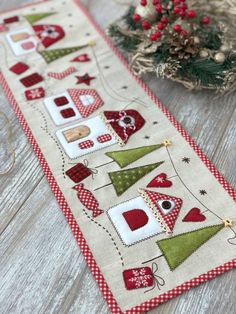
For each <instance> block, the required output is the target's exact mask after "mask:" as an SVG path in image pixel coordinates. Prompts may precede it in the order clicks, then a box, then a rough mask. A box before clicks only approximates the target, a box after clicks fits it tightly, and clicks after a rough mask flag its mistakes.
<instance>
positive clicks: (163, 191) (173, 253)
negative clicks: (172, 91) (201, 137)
mask: <svg viewBox="0 0 236 314" xmlns="http://www.w3.org/2000/svg"><path fill="white" fill-rule="evenodd" d="M0 49H1V60H0V66H1V75H0V81H1V85H2V87H3V88H4V90H5V92H6V94H7V96H8V99H9V101H10V103H11V104H12V106H13V108H14V110H15V112H16V115H17V117H18V119H19V121H20V123H21V125H22V128H23V130H24V131H25V133H26V135H27V137H28V140H29V142H30V143H31V145H32V147H33V149H34V151H35V153H36V155H37V156H38V159H39V161H40V163H41V166H42V168H43V170H44V172H45V175H46V177H47V179H48V182H49V184H50V186H51V188H52V190H53V192H54V194H55V197H56V198H57V201H58V203H59V204H60V207H61V209H62V211H63V213H64V214H65V217H66V218H67V220H68V223H69V224H70V226H71V229H72V232H73V233H74V236H75V238H76V240H77V241H78V243H79V246H80V249H81V251H82V252H83V254H84V256H85V259H86V261H87V263H88V265H89V267H90V268H91V271H92V273H93V274H94V276H95V278H96V281H97V283H98V285H99V287H100V289H101V291H102V293H103V295H104V298H105V299H106V301H107V303H108V305H109V307H110V309H111V311H112V312H113V313H141V312H143V311H147V310H149V309H150V308H152V307H154V306H157V305H158V304H161V303H163V302H165V301H167V300H169V299H171V298H172V297H175V296H177V295H179V294H181V293H182V292H184V291H186V290H188V289H190V288H192V287H194V286H196V285H199V284H200V283H202V282H204V281H207V280H209V279H212V278H214V277H216V276H217V275H219V274H221V273H223V272H225V271H227V270H230V269H232V268H234V267H235V266H236V259H235V256H236V246H235V245H236V236H235V226H234V221H235V220H236V212H235V200H236V192H235V191H234V190H233V188H232V187H230V186H229V184H228V183H227V182H226V181H225V180H224V179H223V177H222V176H221V175H220V174H219V172H218V171H217V170H216V169H215V167H214V166H213V165H212V164H211V162H210V161H209V160H208V159H207V158H206V156H205V155H204V154H203V153H202V152H201V150H200V149H199V148H198V147H197V146H196V144H195V143H194V141H193V140H192V139H191V138H190V137H189V136H188V135H187V134H186V132H185V131H184V130H183V129H182V128H181V126H180V125H179V124H178V122H176V121H175V120H174V118H173V117H172V116H171V115H170V113H169V112H168V111H167V110H166V108H165V107H164V106H163V105H162V104H161V103H160V101H159V100H158V99H156V97H155V96H154V95H153V94H152V93H151V91H150V90H149V89H148V88H147V87H146V86H145V84H144V83H143V82H141V81H140V80H138V79H135V78H134V77H133V76H132V74H131V73H130V72H129V70H128V67H127V64H126V62H125V61H124V59H123V58H122V56H121V55H120V54H119V53H118V52H117V51H116V49H115V48H114V47H113V46H112V44H111V42H110V41H109V39H107V38H106V36H105V35H104V34H103V32H102V31H101V30H100V29H99V28H98V26H97V25H96V24H95V23H94V22H93V20H92V19H91V17H90V16H89V15H88V13H87V12H86V10H85V9H84V8H83V7H82V5H81V4H80V3H79V2H78V1H74V0H68V1H42V2H39V3H37V4H34V5H29V6H25V7H22V8H18V9H15V10H12V11H8V12H4V13H3V14H2V15H1V20H0Z"/></svg>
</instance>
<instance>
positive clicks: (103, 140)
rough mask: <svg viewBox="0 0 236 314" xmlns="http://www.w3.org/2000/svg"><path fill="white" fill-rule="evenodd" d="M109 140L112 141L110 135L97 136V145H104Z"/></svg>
mask: <svg viewBox="0 0 236 314" xmlns="http://www.w3.org/2000/svg"><path fill="white" fill-rule="evenodd" d="M111 139H112V136H111V134H103V135H100V136H98V138H97V141H98V142H99V143H106V142H109V141H110V140H111Z"/></svg>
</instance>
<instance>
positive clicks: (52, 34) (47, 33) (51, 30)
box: [40, 25, 60, 39]
mask: <svg viewBox="0 0 236 314" xmlns="http://www.w3.org/2000/svg"><path fill="white" fill-rule="evenodd" d="M40 35H41V37H43V38H45V37H49V38H53V39H56V38H58V37H59V36H60V33H59V32H57V31H56V28H55V27H54V26H49V25H44V26H43V31H42V32H41V33H40Z"/></svg>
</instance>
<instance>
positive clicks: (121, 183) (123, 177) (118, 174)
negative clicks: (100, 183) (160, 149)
mask: <svg viewBox="0 0 236 314" xmlns="http://www.w3.org/2000/svg"><path fill="white" fill-rule="evenodd" d="M163 163H164V161H160V162H156V163H153V164H149V165H145V166H140V167H135V168H130V169H127V170H120V171H113V172H108V175H109V177H110V179H111V183H112V185H113V186H114V189H115V191H116V194H117V195H118V196H120V195H122V194H123V193H124V192H126V191H127V190H128V189H129V188H130V187H131V186H132V185H134V184H135V183H136V182H137V181H139V180H140V179H142V178H143V177H144V176H146V175H147V174H149V173H150V172H151V171H153V170H154V169H156V168H157V167H159V166H161V165H162V164H163Z"/></svg>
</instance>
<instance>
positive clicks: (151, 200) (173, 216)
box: [139, 189, 183, 233]
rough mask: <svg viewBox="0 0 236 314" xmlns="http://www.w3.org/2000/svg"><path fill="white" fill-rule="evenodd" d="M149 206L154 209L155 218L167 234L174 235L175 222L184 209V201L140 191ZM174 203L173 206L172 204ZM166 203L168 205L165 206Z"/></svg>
mask: <svg viewBox="0 0 236 314" xmlns="http://www.w3.org/2000/svg"><path fill="white" fill-rule="evenodd" d="M139 193H140V195H141V196H142V197H143V199H144V200H145V202H146V203H147V205H148V206H149V207H150V208H151V209H152V211H153V214H154V216H155V218H156V219H157V220H158V222H159V223H160V224H161V226H162V228H163V229H164V230H165V231H166V232H167V233H172V231H173V228H174V225H175V222H176V220H177V217H178V215H179V212H180V209H181V207H182V203H183V202H182V200H181V199H180V198H178V197H174V196H170V195H166V194H161V193H157V192H152V191H148V190H144V189H139ZM171 202H173V204H172V203H171ZM164 203H168V204H167V206H164Z"/></svg>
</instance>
